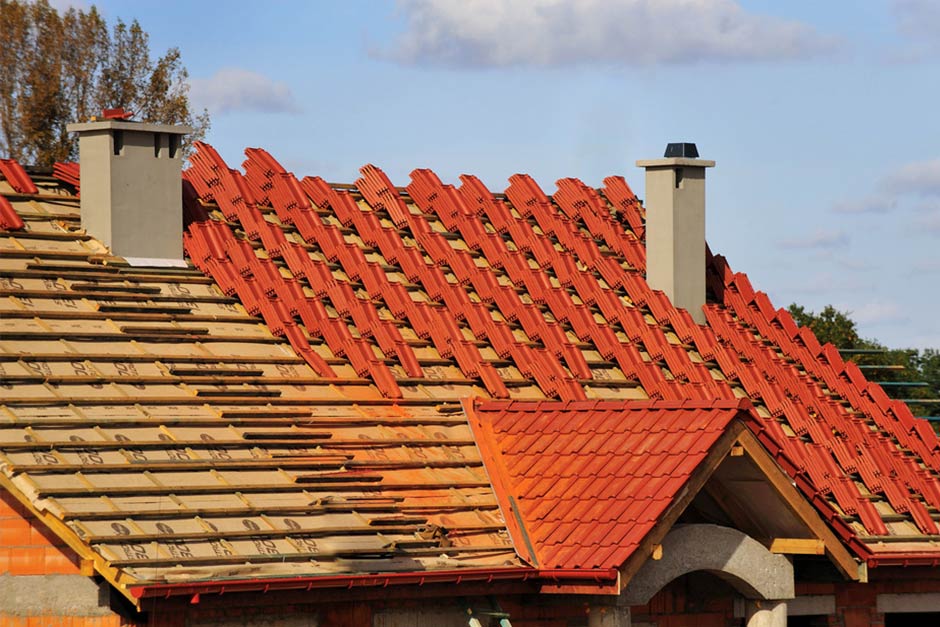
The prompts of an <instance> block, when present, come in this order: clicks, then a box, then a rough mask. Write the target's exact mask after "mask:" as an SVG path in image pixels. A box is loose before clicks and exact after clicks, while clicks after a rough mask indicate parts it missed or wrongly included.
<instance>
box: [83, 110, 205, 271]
mask: <svg viewBox="0 0 940 627" xmlns="http://www.w3.org/2000/svg"><path fill="white" fill-rule="evenodd" d="M105 118H106V119H104V120H97V121H92V122H86V123H79V124H69V125H68V126H67V129H68V131H69V132H74V133H78V151H79V163H80V168H81V182H82V193H81V203H82V204H81V213H82V228H84V229H85V231H86V232H87V233H88V234H89V235H92V236H93V237H96V238H97V239H99V240H101V241H102V242H104V243H105V244H106V245H107V246H108V247H109V248H110V249H111V252H112V254H114V255H117V256H120V257H124V258H125V259H126V260H127V261H128V263H130V264H131V265H137V266H177V267H180V266H183V267H185V265H186V264H185V262H184V261H183V204H182V195H183V190H182V169H183V158H182V148H181V143H182V139H183V135H185V134H187V133H190V132H192V129H191V128H189V127H188V126H169V125H164V124H146V123H141V122H130V121H127V120H126V118H127V115H126V114H124V112H123V111H119V110H118V111H115V110H107V111H105Z"/></svg>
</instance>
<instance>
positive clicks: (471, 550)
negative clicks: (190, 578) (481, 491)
mask: <svg viewBox="0 0 940 627" xmlns="http://www.w3.org/2000/svg"><path fill="white" fill-rule="evenodd" d="M442 553H450V554H452V555H465V554H480V553H512V554H513V555H514V554H515V553H514V551H513V548H512V546H510V545H508V544H506V545H503V544H494V545H487V546H461V547H440V546H434V547H429V548H416V549H408V548H396V547H393V546H391V545H390V546H389V547H388V548H386V549H367V548H363V549H348V550H345V551H321V552H317V553H274V554H270V553H265V554H249V555H233V556H224V557H223V556H218V555H213V556H207V557H170V558H161V559H140V560H113V561H110V562H108V564H109V565H110V566H113V567H116V568H129V567H130V568H162V567H167V566H199V565H206V566H214V565H217V564H218V565H223V564H244V563H245V562H250V563H252V564H268V563H271V562H308V561H317V560H328V559H340V558H358V559H369V558H389V557H436V556H439V555H441V554H442ZM223 585H224V584H223Z"/></svg>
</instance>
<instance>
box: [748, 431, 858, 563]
mask: <svg viewBox="0 0 940 627" xmlns="http://www.w3.org/2000/svg"><path fill="white" fill-rule="evenodd" d="M738 441H739V442H740V443H741V445H742V446H743V447H744V450H745V452H746V453H747V455H748V457H749V458H750V459H751V461H752V462H754V464H755V465H756V466H757V468H758V469H759V470H760V471H761V473H763V475H764V476H765V477H766V478H767V480H768V481H769V482H770V485H771V486H772V487H773V488H774V490H775V491H776V492H777V494H779V495H780V497H781V498H782V499H783V501H784V503H785V504H786V506H787V508H789V510H790V511H791V512H792V513H793V514H794V515H795V516H796V517H797V518H798V519H799V520H800V521H802V522H803V523H804V524H805V525H806V526H807V527H808V528H809V530H810V531H811V532H812V533H813V534H814V535H815V536H816V537H817V538H819V539H820V540H822V541H823V542H824V543H825V546H826V555H827V556H828V557H829V559H830V560H831V561H832V563H833V564H835V566H836V568H838V569H839V571H840V572H841V573H842V574H843V575H845V576H846V577H847V578H848V579H850V580H851V581H864V580H865V578H866V577H865V573H864V569H862V568H860V567H859V563H858V562H857V561H856V560H855V558H854V557H853V556H852V554H851V553H850V552H849V550H848V548H846V546H845V545H844V544H843V543H842V541H841V540H840V539H839V537H838V536H836V534H835V532H833V531H832V529H830V528H829V525H827V524H826V523H825V521H823V519H822V518H821V517H820V516H819V513H818V512H817V511H816V509H815V508H814V507H813V506H812V504H811V503H810V502H809V501H808V500H807V499H806V498H805V497H804V496H803V495H802V494H801V493H800V491H799V490H797V488H796V486H795V485H794V483H793V480H792V479H791V478H790V475H788V474H787V473H786V472H784V470H783V469H782V468H781V467H780V466H779V465H778V464H777V462H776V461H774V459H773V458H772V457H771V456H770V454H769V453H768V452H767V451H766V450H765V449H764V447H763V446H761V444H760V442H759V441H758V440H757V438H756V437H755V436H754V434H753V433H751V432H750V430H745V431H744V432H742V433H741V434H740V435H739V437H738Z"/></svg>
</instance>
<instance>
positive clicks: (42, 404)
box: [0, 144, 940, 582]
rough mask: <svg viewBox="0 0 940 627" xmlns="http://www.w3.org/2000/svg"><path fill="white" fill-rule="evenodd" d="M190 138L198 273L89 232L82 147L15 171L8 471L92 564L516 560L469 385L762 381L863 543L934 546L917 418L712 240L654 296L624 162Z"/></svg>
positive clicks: (9, 217) (2, 345)
mask: <svg viewBox="0 0 940 627" xmlns="http://www.w3.org/2000/svg"><path fill="white" fill-rule="evenodd" d="M197 148H198V149H197V152H196V154H195V155H194V156H193V158H192V160H191V167H190V169H189V170H187V171H186V172H185V173H184V179H185V181H186V184H185V185H184V196H185V213H186V221H187V229H186V234H185V236H184V244H185V249H186V251H187V254H188V256H189V259H190V261H191V263H192V266H191V267H190V268H189V269H183V270H172V269H141V268H134V267H130V266H127V265H126V264H123V263H122V260H121V259H119V258H114V257H112V256H110V255H109V254H108V251H107V250H106V249H105V248H104V247H103V246H102V245H101V244H100V243H99V242H97V241H96V240H95V239H94V238H93V237H92V236H91V235H89V234H86V233H83V232H82V231H81V230H80V225H79V221H78V214H77V211H78V203H77V200H76V196H75V195H74V194H73V193H71V190H73V189H74V187H73V186H74V185H75V184H76V183H78V180H77V178H78V173H77V172H76V168H75V167H74V166H70V165H68V164H59V165H57V167H56V168H55V175H56V176H57V177H59V178H58V179H51V178H49V177H46V176H33V177H32V178H31V177H30V176H29V175H27V174H26V173H25V172H23V171H22V168H19V166H18V165H16V166H14V165H11V164H5V165H4V166H3V167H4V168H6V169H2V170H0V172H2V173H3V176H4V178H5V179H6V180H5V181H0V198H3V197H5V198H6V203H4V202H3V201H0V228H3V229H4V230H5V231H7V233H6V237H4V238H2V239H0V247H2V250H3V255H2V261H0V280H2V281H3V285H2V286H0V297H2V300H0V307H2V310H0V311H2V315H3V316H4V318H5V320H4V326H3V331H2V335H0V364H2V365H3V367H4V371H5V373H6V375H5V377H6V381H7V382H8V385H12V386H13V387H12V389H10V390H6V391H5V393H4V397H3V401H4V402H3V411H4V413H3V414H2V415H3V416H4V417H5V419H6V421H7V423H8V424H7V425H6V426H5V427H4V428H3V429H2V430H0V452H2V455H3V456H4V457H3V462H4V466H3V475H2V477H0V482H2V483H3V484H4V486H5V487H7V489H9V490H11V491H12V492H14V493H15V494H16V495H17V496H18V497H19V498H21V499H22V500H23V501H24V502H25V503H27V504H28V505H29V506H30V507H32V508H33V509H34V510H35V511H36V512H38V513H40V514H41V515H42V516H43V517H44V518H43V519H44V520H46V521H47V523H48V524H50V525H51V526H53V527H54V528H55V529H56V531H57V533H60V534H61V535H63V536H64V537H68V538H69V539H70V542H71V543H72V544H73V546H74V547H75V548H76V550H79V551H80V552H83V555H85V556H87V558H88V559H92V560H95V561H96V564H97V565H98V566H99V567H100V569H101V570H102V571H103V572H106V573H111V575H112V576H113V577H115V578H117V577H118V575H120V577H121V578H122V579H121V581H125V582H135V581H136V582H152V581H169V580H177V579H183V580H198V579H208V580H218V579H219V578H221V577H225V576H241V575H244V574H246V573H247V574H248V575H249V576H252V577H255V576H276V575H279V574H282V573H284V572H285V571H286V572H289V573H291V574H296V573H307V574H310V573H314V574H322V573H335V572H341V573H342V572H350V573H363V572H372V571H375V570H386V569H387V570H396V569H398V568H402V569H407V570H420V569H435V568H459V567H462V566H464V565H465V566H470V567H476V568H489V567H492V566H495V565H505V564H508V565H509V566H512V567H521V566H522V563H521V562H520V561H519V560H518V559H517V558H516V557H515V551H514V549H513V544H512V542H511V539H510V537H509V535H508V533H507V531H506V521H504V520H503V514H505V513H506V512H507V510H505V509H504V510H502V512H501V511H500V508H499V503H500V499H503V500H504V501H505V497H506V493H500V494H499V495H497V494H496V492H494V489H493V487H492V485H491V478H490V477H488V476H487V474H486V472H485V468H484V467H483V465H482V461H481V458H480V453H479V450H478V448H477V445H476V442H475V440H474V437H473V433H472V432H471V430H470V426H469V424H468V422H467V417H466V415H465V414H464V412H463V410H462V408H461V406H460V404H459V402H460V401H461V400H463V399H466V398H471V397H479V398H489V399H491V400H493V401H495V400H502V401H504V402H509V401H512V400H544V399H557V400H561V401H573V402H577V401H585V400H592V399H605V400H639V401H646V400H650V399H653V400H667V401H680V400H685V401H695V400H704V401H709V402H714V401H734V400H735V399H739V398H749V399H750V400H751V401H752V402H753V403H754V413H755V415H756V416H757V419H756V420H754V421H751V422H750V423H749V427H750V428H752V429H753V430H754V433H755V434H756V435H757V437H758V438H759V439H760V441H761V442H762V443H763V445H764V446H765V447H766V448H767V450H768V451H769V452H770V453H771V454H772V455H773V456H774V457H775V459H776V460H777V461H778V463H779V464H780V465H781V466H782V467H783V468H784V469H785V470H786V471H787V472H788V473H789V474H790V476H791V477H792V478H793V480H794V481H795V482H796V484H797V485H798V486H799V488H800V490H801V491H802V492H803V494H804V495H805V496H806V497H807V498H808V499H809V500H810V501H811V502H813V503H814V505H815V506H816V507H817V509H818V511H819V512H820V513H821V514H822V515H823V517H824V518H826V520H828V521H829V522H830V524H831V525H832V527H833V528H834V529H835V530H836V531H837V532H838V533H839V534H840V535H841V537H842V538H843V539H844V540H845V541H846V542H847V543H848V544H849V545H850V546H851V547H852V548H853V550H854V551H855V553H856V554H857V555H858V556H859V557H860V558H863V559H866V560H868V561H869V563H870V564H871V565H875V564H878V563H894V562H904V563H916V562H918V560H926V561H936V560H938V559H940V551H938V550H937V548H936V547H935V546H934V544H933V543H932V542H931V537H932V536H934V535H936V534H938V530H937V526H936V522H935V520H936V519H937V517H938V515H940V483H938V471H937V469H938V468H940V457H938V456H940V449H938V444H940V443H938V440H937V437H936V435H935V434H934V433H933V431H932V430H931V428H930V427H929V425H928V424H927V423H926V422H924V421H920V420H917V419H915V418H914V417H913V416H912V415H911V414H910V412H909V410H908V409H907V407H906V406H905V405H904V404H903V403H900V402H897V401H892V400H890V399H888V397H887V396H886V395H885V394H884V392H883V391H882V390H881V388H880V387H878V386H877V385H875V384H873V383H870V382H868V381H867V380H866V379H865V377H864V376H863V374H862V373H861V371H860V370H859V369H858V368H857V367H856V366H855V365H854V364H852V363H851V362H845V361H843V360H842V358H841V356H840V355H839V353H838V351H837V350H836V349H835V348H834V347H832V346H828V345H827V346H820V345H819V343H818V342H817V341H816V339H815V337H814V336H813V335H812V333H811V332H810V331H809V330H808V329H800V328H798V327H797V326H796V325H795V324H794V323H793V320H792V319H791V318H790V316H789V315H788V314H787V313H786V311H784V310H782V309H781V310H777V309H775V308H774V307H773V306H772V304H771V303H770V300H769V299H768V298H767V296H766V294H763V293H762V292H755V291H754V290H753V288H752V287H751V285H750V283H749V282H748V280H747V277H746V276H745V275H743V274H739V273H734V272H732V271H731V270H730V268H729V267H728V264H727V262H726V261H725V260H724V259H723V258H721V257H720V256H714V257H711V256H710V257H709V267H708V285H709V303H708V304H707V305H706V307H705V313H706V317H707V321H708V323H707V324H706V325H697V324H695V323H694V322H693V321H692V319H691V317H690V316H689V314H688V312H686V311H683V310H680V309H676V308H674V307H673V306H672V305H671V304H670V303H669V301H668V299H667V298H666V297H665V296H664V295H663V294H662V293H660V292H656V291H652V290H650V288H649V286H648V285H647V284H646V282H645V280H644V271H645V248H644V245H643V237H644V226H643V224H644V210H643V208H642V206H641V205H640V203H639V201H638V200H637V198H636V196H635V195H634V194H633V192H632V191H631V190H630V188H629V186H628V185H627V183H626V182H625V181H624V179H622V178H620V177H610V178H608V179H605V181H604V185H603V187H602V188H599V189H595V188H592V187H589V186H587V185H585V184H584V183H582V182H581V181H578V180H576V179H563V180H561V181H559V182H558V188H557V190H556V191H555V193H554V194H552V195H551V196H548V195H546V194H545V193H544V192H543V191H542V190H541V189H540V188H539V186H538V185H537V184H536V183H535V181H534V180H533V179H531V178H530V177H528V176H524V175H516V176H514V177H512V178H511V180H510V185H509V187H508V188H507V189H506V190H505V192H504V193H492V192H490V191H489V190H488V189H487V188H486V187H485V186H484V185H483V184H482V182H481V181H479V179H476V178H474V177H472V176H462V177H461V184H460V185H459V186H458V187H454V186H451V185H445V184H443V183H442V182H441V181H439V179H438V178H437V177H436V176H435V175H434V174H433V173H432V172H430V171H428V170H415V171H414V173H413V174H412V180H411V183H410V184H409V185H408V186H407V187H406V188H397V187H395V186H394V185H393V184H392V183H391V182H390V181H389V179H388V178H387V177H386V176H385V175H384V173H382V171H381V170H379V169H378V168H376V167H374V166H371V165H369V166H365V167H364V168H363V169H362V176H361V178H360V179H359V180H357V181H356V182H355V183H354V184H331V183H327V182H326V181H324V180H322V179H320V178H317V177H306V178H303V179H301V180H298V179H297V178H296V177H294V175H292V174H290V173H288V172H287V171H285V170H284V168H282V167H281V166H280V165H279V164H278V163H277V161H276V160H274V159H273V158H272V157H271V156H270V155H269V154H268V153H266V152H265V151H263V150H260V149H248V150H246V155H247V160H246V161H245V163H244V165H243V170H233V169H230V168H229V166H228V164H226V163H224V161H222V159H221V158H220V157H219V155H218V154H217V153H216V152H215V151H214V150H212V149H211V147H209V146H208V145H206V144H198V145H197ZM29 185H38V189H31V188H30V187H29ZM7 205H9V206H7ZM706 413H707V412H706ZM203 434H205V435H206V436H208V437H203ZM73 436H74V437H73ZM119 436H121V437H119ZM74 438H81V439H74ZM599 451H600V449H597V450H583V451H582V454H584V455H589V456H591V457H596V456H597V455H598V454H599ZM99 458H101V463H100V464H99V463H98V461H97V460H98V459H99ZM229 458H231V459H229ZM53 459H54V460H55V461H54V462H53V461H52V460H53ZM144 468H146V470H147V472H145V473H141V472H140V471H141V470H142V469H144ZM141 488H142V489H141ZM311 506H312V507H313V508H314V509H313V510H312V512H311V510H310V509H309V508H310V507H311ZM168 512H169V513H168ZM580 513H583V514H585V515H587V512H586V511H585V512H580ZM242 517H244V518H242ZM507 518H508V516H507ZM246 520H247V521H248V522H244V521H246ZM288 520H290V521H292V522H288ZM128 521H129V522H128ZM158 523H159V524H160V525H167V526H169V528H170V529H171V531H167V528H166V527H163V526H161V527H158V526H157V525H158ZM295 525H299V529H298V528H297V527H296V526H295ZM256 527H257V528H256ZM128 532H129V533H128ZM307 540H313V541H314V542H315V543H316V547H317V551H318V553H317V554H316V555H317V556H318V557H317V558H316V559H314V560H311V555H312V553H305V551H308V550H310V551H312V546H313V545H312V544H308V542H307ZM142 542H145V543H146V544H141V543H142ZM267 542H271V543H273V544H274V547H275V549H274V550H276V553H271V552H269V551H270V545H269V544H267ZM137 546H143V547H144V548H145V551H144V552H140V553H138V552H135V549H134V547H137ZM183 547H186V548H185V550H186V551H192V552H193V558H192V559H190V558H189V557H188V556H187V555H185V554H183V553H181V552H182V551H184V548H183ZM444 549H446V551H445V550H444ZM515 549H516V550H518V551H519V552H520V553H525V550H524V548H521V547H519V546H516V547H515ZM560 551H561V549H559V554H560V555H564V554H563V553H561V552H560ZM228 553H232V555H229V554H228ZM441 555H444V556H445V557H444V558H441ZM285 556H286V557H285ZM578 561H580V560H578ZM563 562H564V560H559V563H563ZM599 563H600V562H599Z"/></svg>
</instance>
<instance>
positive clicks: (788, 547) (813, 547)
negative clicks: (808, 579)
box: [769, 538, 826, 555]
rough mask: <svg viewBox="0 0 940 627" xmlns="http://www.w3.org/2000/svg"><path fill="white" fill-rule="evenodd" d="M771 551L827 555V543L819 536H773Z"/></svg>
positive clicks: (788, 553) (789, 553)
mask: <svg viewBox="0 0 940 627" xmlns="http://www.w3.org/2000/svg"><path fill="white" fill-rule="evenodd" d="M769 548H770V552H771V553H781V554H783V555H825V554H826V543H825V542H824V541H823V540H820V539H819V538H773V539H772V540H771V541H770V545H769Z"/></svg>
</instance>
